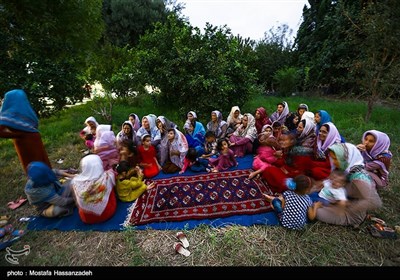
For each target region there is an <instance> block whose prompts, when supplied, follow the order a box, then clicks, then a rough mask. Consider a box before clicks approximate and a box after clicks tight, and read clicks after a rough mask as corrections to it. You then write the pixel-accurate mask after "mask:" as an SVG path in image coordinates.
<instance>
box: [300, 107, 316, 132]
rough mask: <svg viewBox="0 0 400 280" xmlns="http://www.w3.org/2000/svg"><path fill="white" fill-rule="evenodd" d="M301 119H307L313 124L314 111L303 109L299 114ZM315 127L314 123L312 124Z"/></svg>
mask: <svg viewBox="0 0 400 280" xmlns="http://www.w3.org/2000/svg"><path fill="white" fill-rule="evenodd" d="M301 120H309V121H308V122H311V123H313V124H315V119H314V113H313V112H310V111H305V112H304V113H303V115H302V116H301ZM314 128H315V125H314Z"/></svg>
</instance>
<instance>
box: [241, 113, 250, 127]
mask: <svg viewBox="0 0 400 280" xmlns="http://www.w3.org/2000/svg"><path fill="white" fill-rule="evenodd" d="M248 123H249V119H248V118H247V116H244V117H243V119H242V124H243V127H247V124H248Z"/></svg>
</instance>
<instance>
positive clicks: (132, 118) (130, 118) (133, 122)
mask: <svg viewBox="0 0 400 280" xmlns="http://www.w3.org/2000/svg"><path fill="white" fill-rule="evenodd" d="M129 121H130V122H131V124H132V125H135V117H133V116H129Z"/></svg>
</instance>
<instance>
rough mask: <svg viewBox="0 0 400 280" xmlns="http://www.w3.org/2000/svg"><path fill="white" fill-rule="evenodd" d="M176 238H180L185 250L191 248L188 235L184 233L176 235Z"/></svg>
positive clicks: (180, 232)
mask: <svg viewBox="0 0 400 280" xmlns="http://www.w3.org/2000/svg"><path fill="white" fill-rule="evenodd" d="M176 238H178V239H179V241H180V242H182V245H183V247H185V248H187V247H189V241H188V240H187V238H186V235H185V234H184V233H183V232H182V231H179V232H177V233H176Z"/></svg>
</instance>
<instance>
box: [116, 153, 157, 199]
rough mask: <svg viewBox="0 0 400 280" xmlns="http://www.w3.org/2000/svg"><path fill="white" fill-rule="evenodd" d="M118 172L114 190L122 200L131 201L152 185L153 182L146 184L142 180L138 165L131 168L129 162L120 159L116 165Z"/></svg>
mask: <svg viewBox="0 0 400 280" xmlns="http://www.w3.org/2000/svg"><path fill="white" fill-rule="evenodd" d="M116 171H117V173H118V176H117V184H116V190H117V195H118V198H119V199H120V200H121V201H124V202H131V201H134V200H135V199H137V198H138V197H139V196H140V195H141V194H142V193H144V192H145V191H146V190H150V189H151V188H153V187H154V185H155V182H152V183H151V184H149V185H146V184H145V183H144V182H143V172H142V170H141V169H140V167H138V166H136V167H134V168H132V167H131V166H130V165H129V162H127V161H125V160H123V161H120V162H119V164H118V165H117V167H116Z"/></svg>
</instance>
